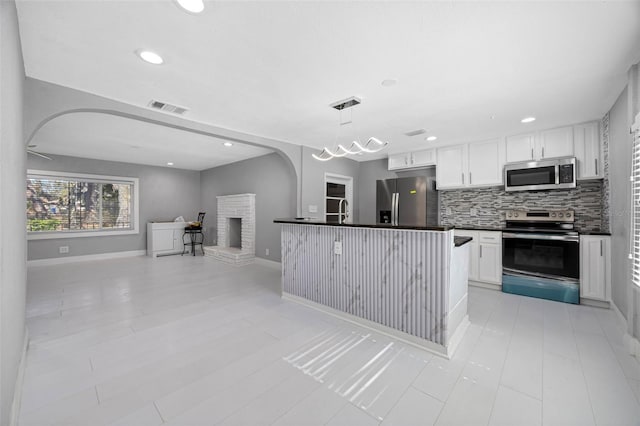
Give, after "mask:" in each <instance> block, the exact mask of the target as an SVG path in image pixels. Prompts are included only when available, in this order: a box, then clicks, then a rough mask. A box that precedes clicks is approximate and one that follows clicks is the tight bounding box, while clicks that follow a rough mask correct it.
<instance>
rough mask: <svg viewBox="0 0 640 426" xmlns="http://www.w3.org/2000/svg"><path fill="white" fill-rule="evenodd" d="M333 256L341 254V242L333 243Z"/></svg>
mask: <svg viewBox="0 0 640 426" xmlns="http://www.w3.org/2000/svg"><path fill="white" fill-rule="evenodd" d="M333 254H337V255H341V254H342V241H334V242H333Z"/></svg>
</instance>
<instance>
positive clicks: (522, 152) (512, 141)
mask: <svg viewBox="0 0 640 426" xmlns="http://www.w3.org/2000/svg"><path fill="white" fill-rule="evenodd" d="M534 140H535V138H534V135H533V133H527V134H524V135H516V136H507V142H506V150H507V163H513V162H515V161H528V160H533V159H535V157H534V155H533V149H534Z"/></svg>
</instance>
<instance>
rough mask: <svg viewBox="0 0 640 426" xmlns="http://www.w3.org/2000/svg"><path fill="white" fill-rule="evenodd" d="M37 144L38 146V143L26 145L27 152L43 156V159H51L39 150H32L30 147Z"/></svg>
mask: <svg viewBox="0 0 640 426" xmlns="http://www.w3.org/2000/svg"><path fill="white" fill-rule="evenodd" d="M37 146H38V145H33V144H31V145H27V154H31V155H36V156H38V157H42V158H44V159H46V160H53V158H51V157H49V156H47V155H44V154H43V153H41V152H38V151H34V150H33V149H31V148H35V147H37Z"/></svg>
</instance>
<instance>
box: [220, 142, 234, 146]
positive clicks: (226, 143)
mask: <svg viewBox="0 0 640 426" xmlns="http://www.w3.org/2000/svg"><path fill="white" fill-rule="evenodd" d="M222 145H224V146H233V144H232V143H231V142H225V143H223V144H222Z"/></svg>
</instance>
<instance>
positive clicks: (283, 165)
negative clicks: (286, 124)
mask: <svg viewBox="0 0 640 426" xmlns="http://www.w3.org/2000/svg"><path fill="white" fill-rule="evenodd" d="M295 183H296V178H295V173H294V171H293V169H292V167H291V166H290V165H289V164H288V163H287V162H286V161H285V160H284V159H283V158H282V157H281V156H280V155H278V154H275V153H274V154H269V155H265V156H262V157H257V158H251V159H249V160H244V161H239V162H237V163H233V164H227V165H224V166H220V167H216V168H213V169H209V170H204V171H202V172H201V177H200V188H201V189H200V191H201V196H200V198H201V200H202V204H201V205H202V211H206V212H207V215H206V216H205V220H204V228H205V245H212V244H215V242H216V241H215V237H216V234H217V229H216V227H217V221H218V218H217V208H218V204H217V200H216V197H217V196H218V195H232V194H246V193H249V194H256V256H257V257H262V258H265V259H269V260H273V261H277V262H279V261H280V258H281V257H280V225H279V224H277V223H273V219H275V218H278V217H293V216H295V215H296V187H295ZM266 249H269V256H267V255H266V254H265V250H266Z"/></svg>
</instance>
